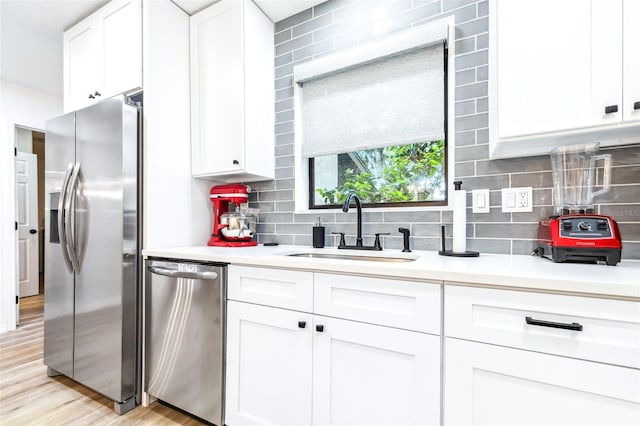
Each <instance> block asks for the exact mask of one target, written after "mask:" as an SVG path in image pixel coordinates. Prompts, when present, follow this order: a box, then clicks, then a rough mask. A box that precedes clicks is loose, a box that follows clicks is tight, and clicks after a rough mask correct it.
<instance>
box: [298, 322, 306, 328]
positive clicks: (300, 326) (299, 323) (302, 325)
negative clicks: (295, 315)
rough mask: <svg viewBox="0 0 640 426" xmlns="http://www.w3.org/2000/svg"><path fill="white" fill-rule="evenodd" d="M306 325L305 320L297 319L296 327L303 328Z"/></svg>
mask: <svg viewBox="0 0 640 426" xmlns="http://www.w3.org/2000/svg"><path fill="white" fill-rule="evenodd" d="M306 326H307V322H306V321H298V328H305V327H306Z"/></svg>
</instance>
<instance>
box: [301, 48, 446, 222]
mask: <svg viewBox="0 0 640 426" xmlns="http://www.w3.org/2000/svg"><path fill="white" fill-rule="evenodd" d="M443 55H444V70H443V72H444V79H443V86H444V87H443V90H444V105H443V107H444V123H443V126H444V164H443V166H444V182H445V189H444V200H441V201H405V202H390V203H365V202H363V203H362V206H363V207H370V208H375V209H379V208H384V207H431V206H438V207H442V206H447V205H448V204H449V146H448V143H449V142H448V141H449V134H448V133H449V125H448V124H449V123H448V122H449V96H448V91H449V90H448V87H449V64H448V57H449V47H448V46H447V45H445V47H444V49H443ZM344 154H346V153H344ZM314 160H315V157H311V158H309V159H308V161H309V166H308V168H309V171H308V173H309V175H308V179H309V183H308V185H307V186H308V189H309V193H308V199H309V204H308V206H307V208H308V209H309V211H315V210H326V209H338V208H340V207H341V205H340V204H326V205H318V206H317V205H315V203H314V200H315V191H316V187H315V173H314V172H315V167H314V164H315V162H314Z"/></svg>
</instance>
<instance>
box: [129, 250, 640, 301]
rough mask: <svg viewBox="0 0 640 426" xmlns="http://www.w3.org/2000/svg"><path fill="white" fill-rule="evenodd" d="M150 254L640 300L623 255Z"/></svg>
mask: <svg viewBox="0 0 640 426" xmlns="http://www.w3.org/2000/svg"><path fill="white" fill-rule="evenodd" d="M291 253H327V254H343V255H361V256H376V257H379V256H382V257H411V258H416V260H415V261H413V262H401V263H395V262H394V263H389V262H378V261H362V260H343V259H322V258H310V257H291V256H287V254H291ZM142 254H143V256H145V257H168V258H173V259H189V260H199V261H210V262H227V263H231V264H236V265H254V266H269V267H277V268H290V269H304V270H311V271H317V272H340V273H349V274H358V275H370V276H384V277H397V278H404V279H414V280H424V281H449V282H456V283H468V284H472V285H488V286H499V287H505V288H509V287H511V288H516V289H532V290H544V291H554V292H562V293H579V294H583V295H595V296H600V297H613V298H621V299H635V300H640V261H635V260H623V261H621V262H620V263H618V265H616V266H607V265H603V264H598V265H593V264H576V263H553V262H551V261H550V260H548V259H542V258H540V257H535V256H520V255H504V254H481V255H480V257H476V258H460V257H446V256H439V255H438V253H437V252H435V251H413V252H411V253H402V252H400V251H399V250H384V251H382V252H370V251H361V250H337V249H335V248H324V249H313V248H310V247H303V246H275V247H265V246H262V245H260V246H257V247H228V248H227V247H208V246H194V247H177V248H165V249H145V250H143V251H142Z"/></svg>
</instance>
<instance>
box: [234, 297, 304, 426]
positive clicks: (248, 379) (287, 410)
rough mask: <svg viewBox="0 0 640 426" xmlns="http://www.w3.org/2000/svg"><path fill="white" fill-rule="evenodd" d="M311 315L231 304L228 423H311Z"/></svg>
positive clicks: (246, 304) (238, 303) (250, 305)
mask: <svg viewBox="0 0 640 426" xmlns="http://www.w3.org/2000/svg"><path fill="white" fill-rule="evenodd" d="M311 317H312V316H311V315H310V314H304V313H300V312H294V311H288V310H284V309H278V308H269V307H264V306H258V305H252V304H248V303H242V302H233V301H229V302H228V303H227V374H226V377H227V385H226V389H227V394H226V409H225V411H226V414H225V416H226V421H225V423H226V424H227V425H229V426H237V425H308V424H310V423H311V368H312V365H311V348H312V334H311V322H312V318H311Z"/></svg>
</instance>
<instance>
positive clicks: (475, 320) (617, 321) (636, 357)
mask: <svg viewBox="0 0 640 426" xmlns="http://www.w3.org/2000/svg"><path fill="white" fill-rule="evenodd" d="M444 291H445V303H444V324H445V336H447V337H458V338H462V339H468V340H475V341H478V342H486V343H493V344H497V345H503V346H511V347H514V348H522V349H528V350H534V351H539V352H546V353H551V354H558V355H563V356H570V357H575V358H581V359H587V360H594V361H600V362H606V363H611V364H616V365H623V366H629V367H635V368H640V303H639V302H631V301H619V300H608V299H596V298H588V297H577V296H565V295H555V294H543V293H528V292H521V291H508V290H495V289H484V288H474V287H463V286H455V285H445V290H444ZM558 325H560V326H564V325H568V326H570V329H565V328H556V327H554V326H558ZM578 329H580V330H578Z"/></svg>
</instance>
